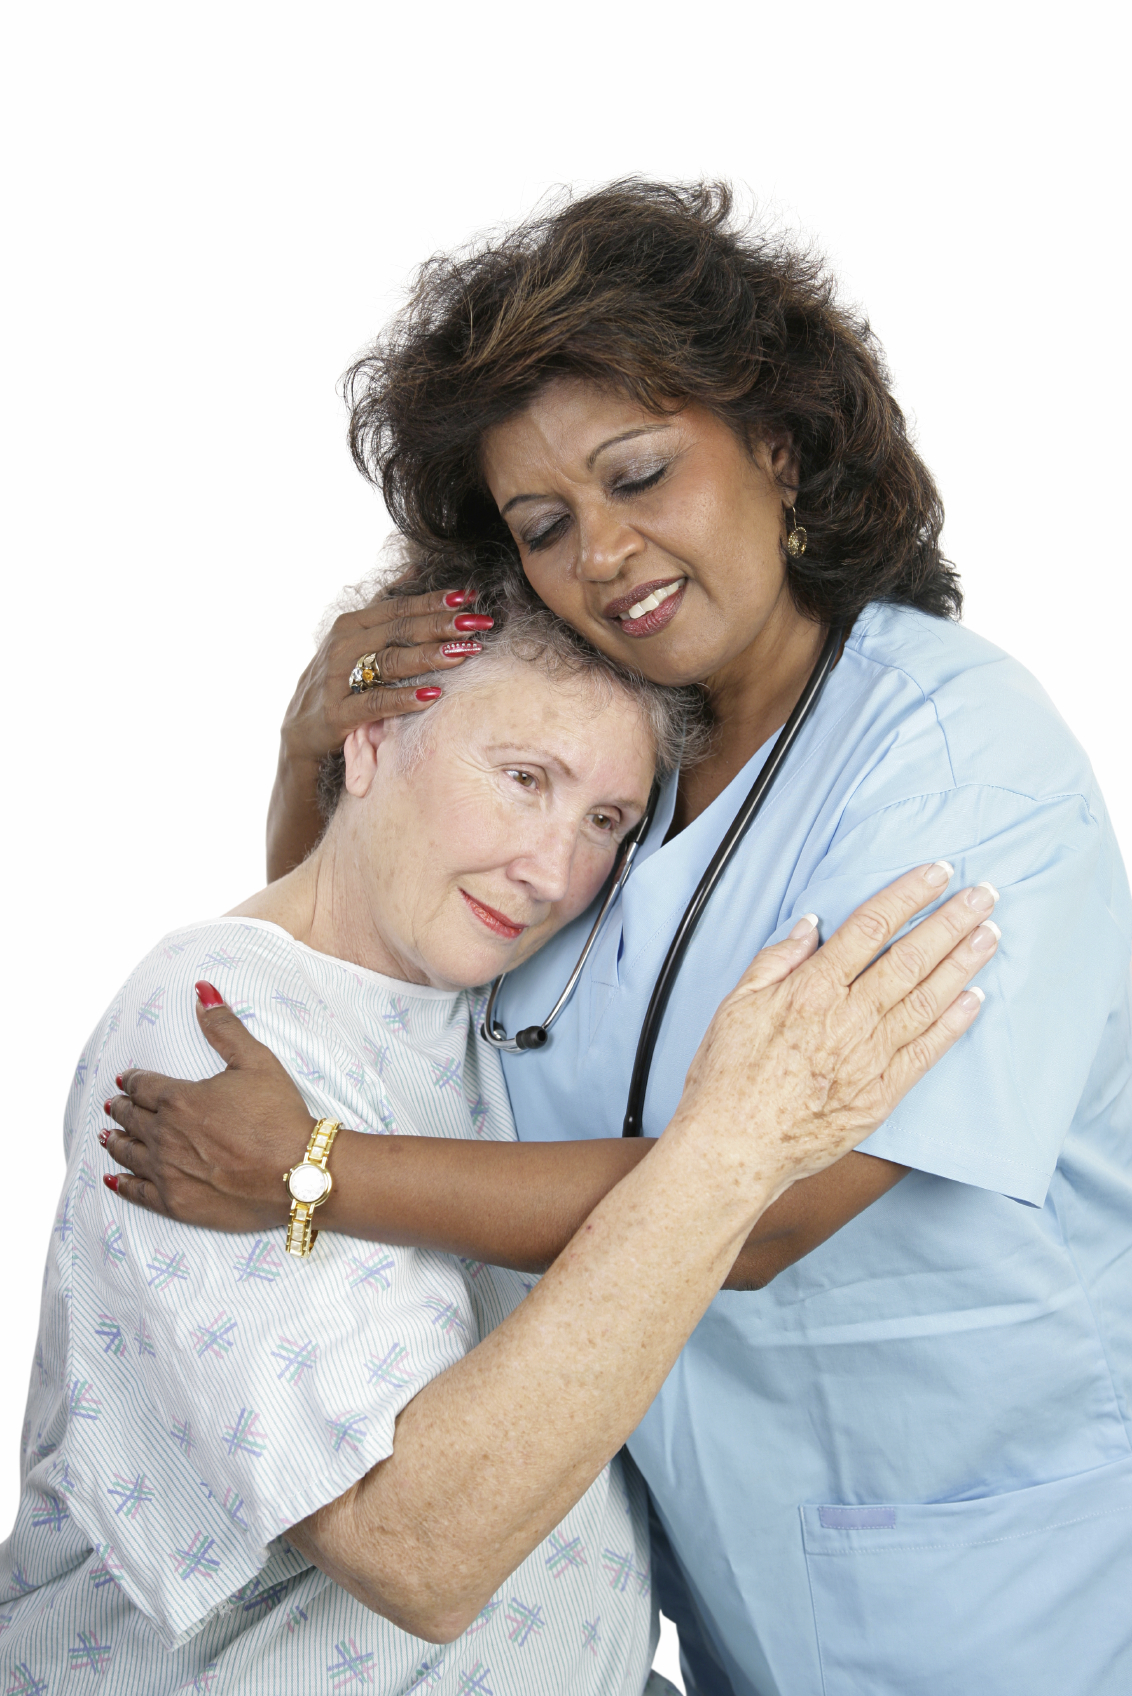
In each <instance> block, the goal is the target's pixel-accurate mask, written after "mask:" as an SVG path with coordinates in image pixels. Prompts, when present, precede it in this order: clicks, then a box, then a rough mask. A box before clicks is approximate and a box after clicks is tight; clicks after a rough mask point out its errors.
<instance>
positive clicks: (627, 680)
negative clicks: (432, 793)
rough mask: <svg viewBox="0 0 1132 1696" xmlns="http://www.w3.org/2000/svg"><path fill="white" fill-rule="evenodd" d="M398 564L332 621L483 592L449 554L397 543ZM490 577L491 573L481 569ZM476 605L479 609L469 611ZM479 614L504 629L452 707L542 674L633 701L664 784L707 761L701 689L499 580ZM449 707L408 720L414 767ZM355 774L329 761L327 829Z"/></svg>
mask: <svg viewBox="0 0 1132 1696" xmlns="http://www.w3.org/2000/svg"><path fill="white" fill-rule="evenodd" d="M389 552H390V553H391V555H392V558H391V559H390V561H389V563H388V564H386V565H385V566H384V567H383V568H382V569H381V570H380V571H379V572H378V573H377V574H375V577H373V578H370V579H368V580H367V581H366V582H365V583H364V584H359V585H357V586H356V587H355V588H354V589H351V590H346V591H344V592H343V595H342V596H340V597H339V599H338V600H337V601H336V602H335V604H334V607H333V608H332V610H331V612H330V613H329V614H328V615H327V619H326V620H324V624H329V622H331V621H332V619H333V616H334V615H335V614H336V613H338V612H340V611H343V610H345V609H347V608H349V607H357V606H364V605H366V604H367V603H370V602H372V601H374V600H382V599H386V598H390V597H393V596H396V595H424V594H431V593H435V592H437V591H440V592H444V591H446V590H449V589H463V588H466V587H471V588H473V589H476V588H477V587H478V585H477V581H476V579H477V577H478V576H479V575H480V573H479V572H477V571H476V568H475V566H474V564H473V563H472V562H471V561H463V560H461V559H460V557H459V556H454V555H453V554H452V553H449V552H447V551H446V552H445V553H444V554H443V555H436V554H431V553H426V552H425V551H424V550H423V549H419V548H417V547H416V546H415V545H413V544H410V543H407V542H405V541H404V540H403V539H402V538H400V537H398V538H397V539H396V542H395V544H394V547H393V548H391V549H390V550H389ZM481 569H482V568H481ZM469 605H471V603H469ZM475 606H476V608H477V609H478V610H479V611H482V612H489V613H490V614H491V616H492V617H493V618H494V620H495V626H494V628H493V629H492V630H490V631H487V632H486V633H485V634H484V635H482V636H481V637H480V638H479V640H480V641H482V643H483V649H484V651H483V653H482V654H481V655H480V656H479V657H478V658H477V659H476V660H475V661H474V663H468V662H465V663H464V664H463V665H461V666H459V667H457V668H456V669H455V670H452V671H446V672H445V673H444V674H443V676H444V701H449V700H452V699H454V698H455V697H456V696H457V695H461V694H465V693H466V692H467V691H468V690H469V689H475V688H477V687H479V686H481V685H482V684H484V683H486V682H487V681H488V679H489V678H494V677H497V676H498V675H499V674H500V673H501V672H502V671H503V670H504V669H505V668H506V669H509V668H510V667H512V666H514V665H517V664H518V665H532V666H538V667H539V668H540V670H542V671H543V672H544V673H545V674H546V675H548V676H550V677H551V678H555V679H558V678H562V679H568V680H570V681H577V682H579V683H581V684H583V685H585V686H586V687H587V688H589V689H590V690H591V691H592V692H593V698H594V701H595V704H597V705H605V704H608V702H610V701H612V700H613V699H614V695H615V693H616V692H618V691H619V692H620V693H621V694H623V695H627V696H628V697H629V698H630V699H631V700H632V701H633V703H634V705H635V706H636V707H637V710H638V712H639V713H640V715H641V719H642V720H643V722H644V724H645V727H646V729H647V730H648V733H649V735H650V737H651V739H652V742H653V745H654V747H655V748H656V767H657V776H658V777H659V778H664V777H667V776H668V775H669V773H671V772H673V771H675V770H677V768H678V767H681V766H687V765H690V764H692V763H693V762H694V761H695V760H698V759H701V758H702V757H703V754H704V752H705V751H706V748H707V743H708V738H709V734H710V713H709V710H708V706H707V697H706V695H705V693H704V691H703V690H702V689H700V688H698V687H695V686H687V687H672V688H666V687H664V686H663V685H661V684H659V683H653V682H651V681H650V680H649V679H648V678H646V677H642V676H641V675H640V673H639V672H636V671H633V670H632V669H631V667H629V666H626V665H622V664H621V663H620V662H619V661H617V660H613V659H610V658H609V657H608V655H606V654H603V653H600V652H599V650H598V649H597V648H595V647H593V646H591V644H590V643H589V642H587V641H586V639H585V637H583V636H581V635H579V633H578V632H577V631H576V630H575V629H574V628H573V627H572V626H571V625H569V624H566V623H564V622H563V620H562V619H560V618H558V617H557V616H556V615H555V614H554V613H553V612H551V610H550V608H549V607H548V606H546V605H545V604H544V603H543V602H542V601H540V600H539V599H538V597H537V596H536V595H535V593H534V591H533V590H532V589H531V588H530V587H529V585H528V584H526V581H525V579H524V581H523V583H522V585H519V584H517V583H515V582H514V581H513V580H511V579H508V580H505V581H503V582H502V583H501V582H499V581H498V580H496V581H495V582H494V583H492V584H491V586H490V589H489V590H487V592H485V591H484V590H483V589H481V590H480V592H479V593H478V595H477V598H476V601H475ZM436 680H437V673H435V672H429V673H426V674H425V675H424V676H423V677H421V678H410V679H406V680H405V683H406V686H411V685H412V684H413V683H424V682H430V683H435V682H436ZM444 701H441V702H438V703H437V705H436V706H435V707H432V708H430V709H429V710H428V711H427V712H423V713H409V714H407V715H405V716H404V717H403V718H402V719H400V720H399V736H400V746H401V751H402V754H403V757H404V758H405V760H406V761H409V762H413V763H415V761H416V760H417V759H419V758H420V757H421V755H422V754H423V752H424V751H425V749H426V748H427V747H428V745H429V738H430V736H431V734H432V733H433V728H434V727H435V726H436V725H437V722H438V719H439V717H440V711H439V709H440V708H442V707H443V705H444ZM345 774H346V765H345V757H344V755H343V753H342V751H341V749H338V750H336V751H335V752H334V753H331V754H328V755H327V756H326V758H325V759H324V760H323V762H322V765H321V767H320V769H319V774H318V800H319V807H320V810H321V812H322V816H323V818H324V819H326V820H327V821H328V822H329V820H330V818H331V816H332V815H333V813H334V810H335V808H336V807H337V805H338V801H339V798H340V796H341V794H342V789H343V786H344V783H345Z"/></svg>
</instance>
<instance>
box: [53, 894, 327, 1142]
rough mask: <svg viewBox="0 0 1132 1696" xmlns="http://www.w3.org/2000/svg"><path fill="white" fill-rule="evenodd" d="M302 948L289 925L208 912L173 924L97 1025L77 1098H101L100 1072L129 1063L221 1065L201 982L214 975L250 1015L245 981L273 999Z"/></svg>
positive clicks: (183, 1067) (180, 1067)
mask: <svg viewBox="0 0 1132 1696" xmlns="http://www.w3.org/2000/svg"><path fill="white" fill-rule="evenodd" d="M295 955H296V945H295V943H294V942H293V941H292V939H291V938H290V937H289V936H288V935H287V934H286V932H285V931H281V930H280V929H279V928H278V927H277V926H275V925H267V924H263V923H258V922H256V921H252V920H248V919H230V918H221V919H209V920H204V921H200V922H198V923H195V924H190V925H184V926H182V927H181V928H180V929H179V930H174V931H170V932H169V934H168V935H167V936H164V937H162V939H161V941H160V942H158V943H157V944H156V945H155V946H154V947H153V948H151V949H150V951H149V953H148V954H146V955H145V956H144V957H143V958H142V959H141V960H139V962H138V964H137V965H136V966H135V967H134V969H133V971H132V972H131V973H130V975H129V977H128V978H127V979H126V981H125V983H123V984H122V986H121V988H120V989H119V990H118V991H117V993H116V994H115V996H114V997H113V999H112V1000H111V1002H110V1004H109V1006H108V1007H107V1008H106V1010H105V1012H104V1013H103V1015H102V1017H101V1019H100V1020H99V1022H98V1024H97V1025H96V1026H95V1029H94V1031H93V1033H92V1035H91V1037H90V1040H89V1041H88V1043H87V1045H86V1048H85V1049H84V1051H83V1055H82V1058H81V1059H80V1062H79V1066H78V1069H77V1072H76V1075H75V1082H74V1085H73V1089H72V1094H73V1096H74V1097H75V1105H77V1104H78V1101H79V1099H80V1098H81V1097H82V1096H84V1095H85V1094H91V1093H92V1092H93V1096H96V1097H97V1098H98V1100H101V1099H102V1097H101V1096H100V1095H99V1094H98V1090H99V1088H100V1087H101V1085H100V1083H99V1079H100V1078H101V1080H102V1082H103V1083H104V1082H105V1080H106V1078H107V1077H112V1076H113V1075H114V1073H115V1072H117V1071H121V1070H122V1069H124V1068H125V1067H134V1066H138V1067H142V1068H144V1069H147V1070H154V1071H164V1072H169V1071H176V1072H178V1073H179V1074H181V1075H183V1076H187V1077H205V1076H207V1075H208V1074H210V1073H211V1072H214V1071H216V1070H217V1069H218V1066H219V1062H218V1060H217V1058H216V1055H215V1054H214V1053H213V1051H212V1049H211V1048H209V1046H208V1044H207V1043H206V1042H205V1040H204V1037H203V1036H202V1034H201V1031H200V1027H199V1026H198V1024H197V1020H196V988H195V986H196V984H197V983H198V982H199V981H200V980H201V979H202V978H203V979H207V980H208V981H209V982H210V983H214V984H215V985H216V987H217V988H218V989H219V990H220V992H221V993H222V994H223V995H224V997H225V999H226V1000H227V1001H228V1002H229V1004H230V1005H231V1006H232V1007H233V1009H234V1010H235V1011H236V1012H237V1013H240V1014H241V1016H244V1015H245V1012H250V1011H251V1009H250V1007H245V1005H244V1003H245V1002H246V1000H247V996H246V990H245V986H247V985H249V984H255V985H257V986H258V987H259V989H260V992H261V995H266V997H267V998H268V999H270V996H271V992H272V986H273V985H276V986H277V985H279V984H280V983H282V982H283V980H284V978H285V976H286V974H287V972H288V970H289V969H290V968H293V962H294V958H295ZM103 1093H105V1091H103ZM69 1117H70V1115H69Z"/></svg>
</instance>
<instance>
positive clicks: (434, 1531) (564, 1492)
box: [295, 1142, 759, 1640]
mask: <svg viewBox="0 0 1132 1696" xmlns="http://www.w3.org/2000/svg"><path fill="white" fill-rule="evenodd" d="M654 1154H657V1155H659V1156H660V1157H659V1158H654V1159H652V1160H648V1161H645V1162H644V1164H643V1165H641V1164H638V1169H637V1170H634V1171H633V1172H631V1173H629V1174H628V1176H627V1177H626V1179H625V1180H624V1181H623V1182H622V1183H621V1184H619V1185H618V1186H617V1188H616V1189H615V1190H614V1191H613V1192H612V1193H611V1194H610V1195H609V1196H608V1197H607V1198H606V1199H605V1200H604V1201H603V1202H601V1203H600V1204H599V1206H598V1207H597V1208H596V1209H595V1210H594V1212H593V1214H592V1215H591V1217H590V1218H588V1219H587V1220H586V1222H585V1224H584V1225H583V1227H582V1229H581V1230H580V1231H579V1232H578V1233H577V1234H576V1236H575V1237H574V1239H573V1240H572V1241H571V1242H570V1244H569V1245H568V1246H567V1248H566V1250H565V1252H564V1253H563V1254H562V1255H561V1256H560V1257H559V1258H558V1260H557V1261H556V1262H555V1264H554V1266H552V1268H551V1270H550V1272H549V1273H548V1274H547V1276H546V1278H544V1279H543V1281H542V1283H541V1284H540V1285H539V1287H538V1288H537V1289H536V1290H535V1291H534V1292H533V1293H532V1294H531V1295H530V1296H529V1297H528V1298H527V1300H526V1301H524V1302H523V1303H522V1304H521V1305H520V1307H519V1308H518V1309H516V1311H515V1312H514V1313H513V1314H511V1316H510V1317H509V1318H508V1319H507V1320H506V1321H504V1323H503V1324H502V1325H501V1326H499V1327H498V1329H497V1330H495V1331H493V1332H492V1333H491V1335H490V1336H489V1337H487V1338H486V1339H485V1340H484V1342H482V1343H481V1344H480V1345H479V1346H478V1347H477V1348H475V1349H473V1350H472V1351H471V1353H470V1354H469V1355H467V1356H466V1357H465V1358H464V1359H463V1360H462V1361H460V1362H458V1363H457V1364H456V1365H455V1366H452V1367H450V1368H449V1369H448V1370H447V1371H446V1372H444V1373H442V1374H441V1375H440V1376H439V1377H438V1378H436V1379H434V1380H433V1381H432V1383H430V1384H429V1385H427V1386H426V1387H425V1389H424V1390H422V1391H421V1392H420V1394H419V1395H418V1396H417V1397H416V1398H415V1399H414V1400H413V1401H412V1402H410V1403H409V1405H408V1406H407V1407H406V1408H405V1409H404V1411H403V1412H402V1414H401V1416H400V1418H399V1420H398V1422H397V1430H396V1436H395V1442H394V1451H393V1454H392V1455H391V1456H390V1457H389V1459H388V1460H386V1461H383V1462H382V1463H381V1464H380V1465H379V1466H377V1467H375V1468H374V1469H373V1470H372V1471H371V1472H370V1473H368V1474H367V1475H366V1477H365V1478H364V1479H363V1480H362V1481H361V1483H360V1484H359V1486H358V1487H357V1493H356V1496H354V1497H353V1498H352V1499H351V1501H350V1503H349V1506H348V1509H345V1510H344V1511H343V1513H342V1514H341V1515H340V1516H339V1515H337V1514H336V1512H335V1510H336V1508H337V1504H331V1507H330V1509H327V1510H324V1513H323V1515H317V1516H314V1519H313V1520H312V1521H310V1522H306V1525H305V1526H304V1527H299V1528H296V1539H295V1540H296V1541H297V1542H299V1540H300V1539H302V1538H304V1535H305V1532H306V1527H307V1526H309V1527H311V1532H310V1535H309V1537H308V1538H307V1540H306V1541H305V1542H300V1543H299V1546H300V1547H303V1548H304V1552H306V1553H307V1554H308V1556H309V1558H311V1559H313V1560H315V1561H316V1562H317V1564H319V1565H321V1566H323V1567H324V1568H325V1570H327V1571H331V1572H332V1573H333V1575H334V1576H336V1577H338V1580H339V1582H343V1583H345V1584H346V1587H347V1588H349V1589H351V1590H352V1592H353V1593H354V1594H356V1595H359V1596H360V1598H361V1599H362V1600H364V1601H365V1602H366V1605H367V1606H376V1611H378V1612H380V1613H383V1614H385V1615H386V1616H387V1617H389V1618H391V1619H395V1620H397V1621H398V1623H402V1624H404V1625H406V1628H407V1629H410V1630H412V1631H414V1632H415V1633H416V1634H417V1635H421V1636H426V1637H433V1638H435V1639H436V1640H444V1639H445V1638H446V1636H447V1635H449V1634H450V1633H454V1632H455V1631H457V1630H459V1629H462V1626H463V1624H466V1623H467V1621H468V1620H470V1619H471V1618H473V1617H474V1615H475V1613H476V1612H478V1610H479V1609H480V1608H481V1607H482V1606H483V1605H484V1603H485V1602H486V1600H487V1599H488V1598H489V1597H490V1596H491V1595H492V1594H493V1593H494V1591H495V1590H496V1589H497V1588H498V1586H499V1584H500V1583H502V1582H503V1580H504V1578H505V1577H506V1576H507V1574H508V1573H510V1572H511V1571H513V1570H514V1568H515V1567H516V1566H518V1565H519V1564H520V1562H521V1561H522V1560H523V1559H525V1557H526V1556H527V1555H528V1554H529V1553H530V1551H531V1550H532V1549H533V1548H535V1547H536V1546H537V1545H538V1543H540V1542H541V1541H542V1540H543V1538H544V1537H546V1536H547V1535H548V1534H549V1532H550V1531H551V1530H552V1529H553V1528H554V1526H555V1525H557V1524H558V1523H559V1521H560V1520H561V1519H562V1517H563V1515H564V1514H565V1513H566V1512H567V1511H568V1510H569V1508H570V1507H571V1506H572V1505H573V1503H574V1502H575V1501H577V1500H578V1498H579V1497H580V1496H581V1495H582V1494H583V1493H584V1491H585V1489H586V1488H587V1487H588V1486H589V1484H590V1483H591V1482H592V1481H593V1479H594V1478H595V1477H596V1476H597V1475H598V1473H599V1472H600V1470H601V1468H602V1466H603V1465H605V1463H606V1462H607V1461H608V1460H609V1459H610V1457H611V1456H612V1454H614V1453H615V1452H616V1450H617V1449H618V1448H620V1446H621V1444H622V1442H623V1441H624V1439H625V1437H626V1436H627V1435H628V1433H629V1432H630V1431H632V1430H633V1429H634V1428H635V1426H636V1425H637V1424H638V1423H639V1421H640V1419H641V1417H642V1415H643V1413H644V1412H645V1410H646V1408H647V1407H648V1405H649V1403H650V1402H651V1400H652V1398H653V1396H654V1395H655V1393H656V1390H657V1389H658V1388H659V1386H660V1384H661V1383H662V1382H663V1379H664V1377H665V1376H666V1374H667V1372H668V1371H669V1370H670V1368H671V1365H672V1362H673V1361H674V1360H675V1358H676V1355H677V1353H678V1352H679V1349H680V1347H681V1346H682V1344H683V1341H684V1339H685V1337H686V1336H687V1334H688V1332H689V1331H690V1330H691V1329H692V1327H693V1325H694V1324H695V1323H696V1321H697V1319H698V1318H699V1316H700V1315H701V1314H702V1312H703V1310H704V1308H705V1307H706V1306H707V1304H708V1302H709V1301H710V1300H711V1298H712V1296H713V1295H714V1293H715V1291H716V1290H717V1289H718V1287H719V1284H720V1282H721V1281H722V1278H723V1276H724V1274H725V1272H726V1271H727V1269H728V1267H729V1266H730V1264H731V1262H732V1260H733V1259H734V1257H735V1254H736V1253H737V1251H738V1248H739V1246H740V1243H741V1242H742V1240H743V1237H744V1235H745V1234H746V1230H747V1228H748V1226H749V1223H750V1220H751V1217H752V1216H753V1215H754V1214H756V1213H757V1212H758V1211H759V1202H758V1185H757V1183H755V1184H749V1185H747V1186H746V1190H747V1193H746V1196H745V1199H744V1197H743V1196H740V1195H738V1194H737V1192H736V1186H735V1184H734V1182H728V1181H726V1180H725V1179H723V1178H720V1180H719V1181H718V1182H717V1181H716V1180H715V1177H714V1175H713V1174H712V1173H711V1172H705V1170H704V1167H703V1165H702V1163H701V1162H700V1161H699V1160H698V1158H697V1157H696V1151H695V1150H694V1149H692V1150H689V1148H688V1146H687V1143H686V1142H685V1143H684V1144H683V1145H682V1146H674V1147H672V1148H671V1149H667V1150H666V1149H664V1148H663V1145H658V1147H657V1149H656V1150H655V1151H654ZM639 1161H640V1157H639V1156H638V1163H639ZM627 1289H631V1290H632V1292H633V1299H632V1301H627V1300H626V1299H625V1292H626V1290H627ZM550 1408H552V1409H553V1410H554V1417H553V1419H548V1417H547V1410H548V1409H550ZM410 1622H411V1623H410Z"/></svg>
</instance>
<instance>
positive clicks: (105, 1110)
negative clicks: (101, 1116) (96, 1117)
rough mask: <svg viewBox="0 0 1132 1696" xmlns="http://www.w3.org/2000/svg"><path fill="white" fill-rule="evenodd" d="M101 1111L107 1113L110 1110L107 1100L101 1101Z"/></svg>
mask: <svg viewBox="0 0 1132 1696" xmlns="http://www.w3.org/2000/svg"><path fill="white" fill-rule="evenodd" d="M102 1111H103V1112H104V1113H109V1112H110V1103H109V1102H108V1101H104V1102H103V1103H102Z"/></svg>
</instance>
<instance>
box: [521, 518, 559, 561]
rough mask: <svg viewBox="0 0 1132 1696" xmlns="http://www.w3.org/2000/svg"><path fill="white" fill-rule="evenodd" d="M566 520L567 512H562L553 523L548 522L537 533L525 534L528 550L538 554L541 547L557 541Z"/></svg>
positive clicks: (525, 543) (524, 540)
mask: <svg viewBox="0 0 1132 1696" xmlns="http://www.w3.org/2000/svg"><path fill="white" fill-rule="evenodd" d="M566 522H567V519H566V514H565V513H561V514H560V515H559V517H557V518H556V519H554V521H553V522H552V523H550V524H547V525H546V526H545V527H544V528H543V529H542V530H539V531H537V532H536V533H535V535H533V536H524V537H523V543H524V546H525V547H526V549H527V552H528V553H532V554H537V553H538V551H539V549H540V548H546V547H549V546H550V544H551V542H555V541H557V540H558V538H559V536H560V535H561V534H562V531H563V528H564V526H565V525H566Z"/></svg>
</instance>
